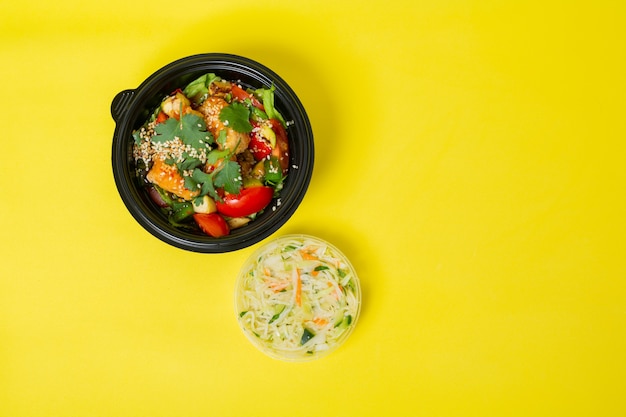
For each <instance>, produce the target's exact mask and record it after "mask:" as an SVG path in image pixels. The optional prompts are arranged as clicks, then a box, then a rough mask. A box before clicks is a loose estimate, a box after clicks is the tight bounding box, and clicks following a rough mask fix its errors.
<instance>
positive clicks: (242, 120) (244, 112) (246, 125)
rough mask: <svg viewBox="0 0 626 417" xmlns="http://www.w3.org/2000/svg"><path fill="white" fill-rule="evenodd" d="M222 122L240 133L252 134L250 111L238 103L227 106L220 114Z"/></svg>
mask: <svg viewBox="0 0 626 417" xmlns="http://www.w3.org/2000/svg"><path fill="white" fill-rule="evenodd" d="M220 120H221V121H222V122H223V123H224V124H225V125H226V126H228V127H230V128H231V129H233V130H235V131H237V132H240V133H250V132H252V125H251V124H250V109H248V107H246V106H245V105H244V104H241V103H239V102H237V101H235V102H233V103H232V104H231V105H229V106H226V107H224V108H223V109H222V111H221V112H220Z"/></svg>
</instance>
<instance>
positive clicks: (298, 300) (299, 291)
mask: <svg viewBox="0 0 626 417" xmlns="http://www.w3.org/2000/svg"><path fill="white" fill-rule="evenodd" d="M296 273H297V274H298V278H297V281H296V304H298V305H299V306H301V305H302V279H300V270H299V269H297V268H296Z"/></svg>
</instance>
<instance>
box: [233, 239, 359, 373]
mask: <svg viewBox="0 0 626 417" xmlns="http://www.w3.org/2000/svg"><path fill="white" fill-rule="evenodd" d="M360 310H361V286H360V283H359V278H358V276H357V273H356V271H355V269H354V268H353V266H352V264H351V263H350V261H349V260H348V258H346V256H345V255H344V254H343V253H342V252H341V251H340V250H339V249H337V248H336V247H335V246H334V245H332V244H330V243H329V242H326V241H324V240H322V239H319V238H317V237H313V236H309V235H287V236H283V237H279V238H277V239H275V240H272V241H270V242H268V243H266V244H264V245H263V246H261V247H259V248H258V249H257V250H256V251H255V252H254V253H253V254H252V255H251V256H250V257H249V258H248V259H247V261H246V262H245V263H244V265H243V267H242V268H241V271H240V274H239V277H238V279H237V284H236V289H235V313H236V316H237V320H238V322H239V325H240V327H241V329H242V330H243V332H244V334H245V335H246V337H247V338H248V340H250V342H252V344H253V345H254V346H256V347H257V348H258V349H259V350H261V351H262V352H264V353H265V354H267V355H268V356H270V357H272V358H275V359H280V360H285V361H307V360H312V359H317V358H320V357H322V356H325V355H327V354H329V353H331V352H332V351H334V350H335V349H337V348H338V347H339V346H341V345H342V344H343V343H344V342H345V340H346V339H347V338H348V336H350V334H351V333H352V331H353V330H354V328H355V326H356V323H357V321H358V318H359V313H360Z"/></svg>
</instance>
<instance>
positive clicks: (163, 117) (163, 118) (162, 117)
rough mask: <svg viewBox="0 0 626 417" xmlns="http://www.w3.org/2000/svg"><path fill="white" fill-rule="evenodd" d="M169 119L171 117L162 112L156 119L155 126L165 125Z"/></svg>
mask: <svg viewBox="0 0 626 417" xmlns="http://www.w3.org/2000/svg"><path fill="white" fill-rule="evenodd" d="M168 117H169V116H168V115H167V114H165V113H164V112H163V111H160V112H159V114H158V115H157V117H156V120H155V121H154V124H157V125H158V124H159V123H163V122H164V121H166V120H167V119H168Z"/></svg>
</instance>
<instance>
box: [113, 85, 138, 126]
mask: <svg viewBox="0 0 626 417" xmlns="http://www.w3.org/2000/svg"><path fill="white" fill-rule="evenodd" d="M134 95H135V90H124V91H120V92H119V93H117V95H116V96H115V98H114V99H113V102H112V103H111V116H113V120H115V121H116V122H117V121H119V119H120V118H121V117H122V115H123V114H124V113H125V112H126V110H127V109H128V103H129V102H130V100H131V99H132V98H133V96H134Z"/></svg>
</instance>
